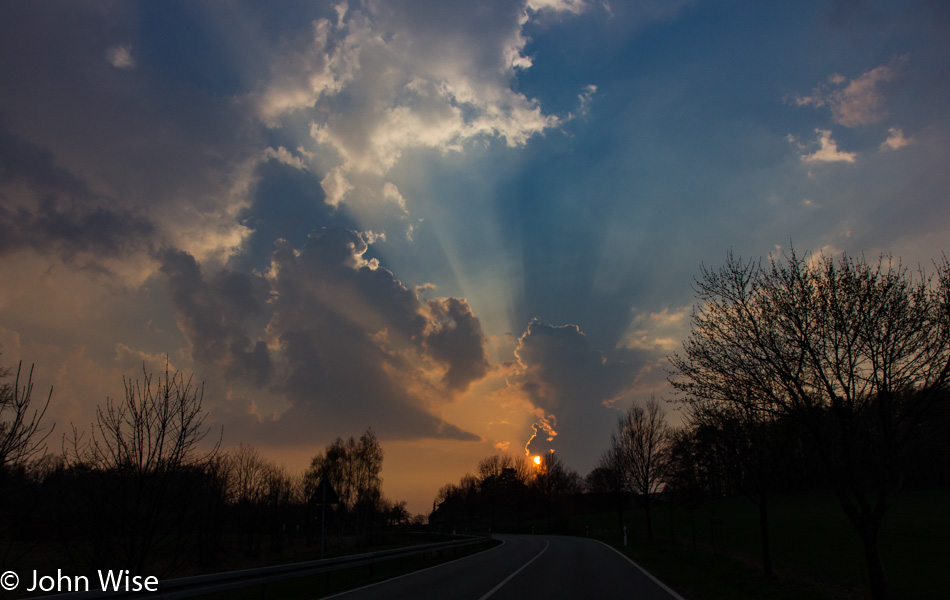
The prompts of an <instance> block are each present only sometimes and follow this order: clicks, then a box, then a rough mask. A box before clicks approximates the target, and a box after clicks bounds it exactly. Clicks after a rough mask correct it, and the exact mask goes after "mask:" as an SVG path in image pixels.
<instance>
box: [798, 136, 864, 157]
mask: <svg viewBox="0 0 950 600" xmlns="http://www.w3.org/2000/svg"><path fill="white" fill-rule="evenodd" d="M815 132H816V133H817V134H818V143H819V144H820V147H819V148H818V149H817V150H815V151H814V152H812V153H811V154H802V161H803V162H807V163H814V162H849V163H853V162H854V161H855V159H856V158H857V154H856V153H854V152H843V151H841V150H838V143H837V142H836V141H834V140H833V139H831V131H829V130H827V129H816V130H815ZM790 139H794V138H790Z"/></svg>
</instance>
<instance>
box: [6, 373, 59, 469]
mask: <svg viewBox="0 0 950 600" xmlns="http://www.w3.org/2000/svg"><path fill="white" fill-rule="evenodd" d="M22 371H23V363H22V362H21V363H20V364H19V365H18V366H17V370H16V377H15V379H14V381H13V383H12V384H11V383H5V384H3V385H0V470H5V469H8V468H10V467H14V468H15V467H20V466H23V465H24V464H25V463H27V462H29V461H30V460H31V459H33V458H34V457H36V456H37V455H38V454H42V453H43V451H44V450H45V448H46V445H45V442H46V438H47V437H49V435H50V433H51V432H52V428H51V429H50V430H49V431H45V430H44V429H42V428H41V426H40V424H41V422H42V420H43V415H45V414H46V409H47V407H49V401H50V398H52V396H53V388H52V387H51V388H50V390H49V395H48V396H47V397H46V401H45V402H44V403H43V404H42V406H40V407H37V408H31V405H32V402H33V367H32V366H30V372H29V374H28V375H27V377H26V381H25V382H24V383H23V386H22V387H20V377H21V374H22ZM9 374H10V370H9V369H0V378H4V377H7V376H9Z"/></svg>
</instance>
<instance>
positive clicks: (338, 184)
mask: <svg viewBox="0 0 950 600" xmlns="http://www.w3.org/2000/svg"><path fill="white" fill-rule="evenodd" d="M528 8H529V9H530V10H531V11H540V10H542V9H544V10H545V12H546V11H547V10H554V11H566V12H570V13H577V12H580V11H581V10H583V8H584V4H583V3H581V2H545V3H531V4H529V6H528ZM530 14H532V13H531V12H529V13H526V12H524V10H523V9H522V8H521V7H520V6H519V5H518V4H517V3H512V2H494V3H492V4H491V5H490V6H486V5H485V4H484V3H461V4H449V3H444V2H378V3H377V2H367V3H360V4H358V5H356V6H348V5H346V4H340V5H338V6H337V8H336V11H335V14H334V15H333V16H332V17H329V16H328V17H325V18H322V19H319V20H317V21H315V22H314V23H313V27H312V30H311V33H310V36H309V37H310V39H309V42H308V44H307V46H306V48H305V49H303V50H301V49H299V47H297V46H288V47H286V48H282V49H281V50H279V51H278V52H277V53H276V54H275V56H274V57H273V59H272V65H273V66H272V69H271V70H272V75H271V79H270V82H269V83H268V84H267V85H266V86H265V87H264V88H263V89H261V90H260V91H259V92H258V93H257V94H256V102H257V106H258V111H259V114H260V117H261V119H262V120H263V121H264V122H265V123H267V124H268V125H269V126H271V127H275V128H280V127H284V128H291V129H292V128H293V127H294V125H292V124H293V123H296V122H298V121H299V120H300V118H301V117H302V116H303V117H304V118H306V119H308V120H309V121H310V125H309V134H310V140H303V142H304V143H306V144H308V145H309V146H310V147H311V148H312V150H313V151H314V152H321V156H323V157H324V158H321V159H319V160H318V161H317V162H318V163H319V168H321V169H322V170H324V171H325V172H326V176H325V177H324V179H323V182H322V184H323V188H324V191H325V192H326V201H327V203H329V204H331V205H333V206H339V205H340V203H341V202H343V201H344V200H346V199H347V198H348V196H349V195H350V194H351V193H355V190H356V189H357V188H361V187H362V186H361V185H358V184H357V183H356V182H355V181H354V178H355V179H359V180H360V181H362V182H365V185H366V186H368V188H369V189H372V188H376V189H378V190H380V191H381V192H382V194H383V196H384V197H386V198H387V199H389V198H391V193H389V192H390V190H388V189H386V190H383V189H382V185H383V183H382V182H381V181H379V180H378V179H377V178H379V177H381V176H384V175H385V174H386V173H387V172H389V171H390V169H392V168H393V166H394V165H395V164H396V163H397V161H399V159H400V157H401V156H402V154H403V153H404V152H405V151H407V150H409V149H413V148H422V149H434V150H438V151H440V152H449V151H460V150H462V149H463V148H464V146H465V145H466V144H468V143H471V142H474V141H477V140H487V139H490V138H499V139H502V140H504V141H505V143H506V144H507V145H508V146H522V145H524V144H525V143H527V140H528V139H529V138H531V137H532V136H535V135H538V134H541V133H543V132H544V131H545V130H546V129H549V128H551V127H554V126H556V125H558V124H559V123H560V122H561V120H562V119H561V118H559V117H557V116H554V115H549V114H545V112H544V111H543V110H542V108H541V105H540V103H539V102H538V100H536V99H532V98H529V97H527V96H526V95H525V94H523V93H520V92H518V91H515V90H514V89H513V86H512V83H513V80H514V78H515V75H516V73H517V72H518V71H519V70H523V69H527V68H529V67H530V66H531V59H530V58H529V57H528V56H526V55H525V54H524V48H525V44H526V43H527V40H526V38H525V37H524V35H523V34H522V27H523V26H524V24H525V23H526V22H528V20H529V19H530ZM592 91H593V88H585V91H584V93H583V94H582V96H581V101H582V103H584V102H586V101H587V99H589V94H590V93H592ZM328 156H336V157H337V159H336V160H335V161H334V160H328V159H327V158H325V157H328ZM361 193H363V194H364V195H365V194H366V193H369V192H361ZM379 193H380V192H376V194H377V195H378V194H379ZM362 200H364V201H365V198H363V199H362ZM401 207H402V208H405V201H404V200H403V201H401Z"/></svg>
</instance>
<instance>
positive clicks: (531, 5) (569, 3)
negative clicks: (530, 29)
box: [527, 0, 587, 14]
mask: <svg viewBox="0 0 950 600" xmlns="http://www.w3.org/2000/svg"><path fill="white" fill-rule="evenodd" d="M527 8H528V9H529V10H535V11H540V10H554V11H557V12H571V13H575V14H578V13H581V12H583V11H584V10H585V9H586V8H587V4H586V3H585V2H584V0H528V4H527Z"/></svg>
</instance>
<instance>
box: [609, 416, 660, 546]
mask: <svg viewBox="0 0 950 600" xmlns="http://www.w3.org/2000/svg"><path fill="white" fill-rule="evenodd" d="M668 442H669V426H667V424H666V420H665V413H664V412H663V409H662V408H661V407H660V403H659V402H658V401H657V400H656V398H650V400H648V401H647V403H646V409H644V408H643V407H642V406H638V405H636V404H634V405H633V406H631V407H630V409H629V410H627V412H626V413H624V414H623V415H621V416H620V418H619V421H618V423H617V431H615V432H614V433H613V436H612V438H611V446H612V447H613V448H614V449H615V450H613V452H615V453H616V457H617V460H618V461H619V464H620V467H621V469H622V470H623V472H624V473H625V479H626V482H627V485H629V487H630V489H631V490H632V491H633V492H634V493H635V494H636V496H637V499H638V500H639V501H640V505H641V506H642V507H643V510H644V513H645V516H646V522H647V538H648V539H651V540H652V539H653V520H652V516H651V510H652V508H653V504H654V496H655V495H656V493H657V492H659V491H660V489H661V487H662V484H663V477H664V474H665V469H666V464H667V450H668Z"/></svg>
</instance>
